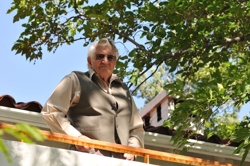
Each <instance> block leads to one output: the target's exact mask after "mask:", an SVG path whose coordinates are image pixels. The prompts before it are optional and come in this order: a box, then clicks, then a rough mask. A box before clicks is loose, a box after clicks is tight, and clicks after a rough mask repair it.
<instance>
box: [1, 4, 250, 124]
mask: <svg viewBox="0 0 250 166" xmlns="http://www.w3.org/2000/svg"><path fill="white" fill-rule="evenodd" d="M10 6H11V1H6V0H4V1H2V3H1V5H0V18H1V22H2V23H1V26H0V38H1V40H0V51H1V53H0V96H2V95H4V94H7V95H10V96H12V97H13V98H14V99H15V101H16V102H30V101H37V102H39V103H41V104H42V105H44V104H45V102H46V101H47V99H48V98H49V96H50V95H51V93H52V92H53V90H54V89H55V87H56V86H57V85H58V83H59V82H60V81H61V79H62V78H63V77H64V76H65V75H67V74H69V73H70V72H71V71H75V70H78V71H87V61H86V57H87V50H88V47H83V43H81V42H80V41H79V42H76V43H74V44H73V45H70V46H67V45H63V46H62V47H59V48H58V49H57V51H56V52H55V53H53V52H47V51H46V50H44V52H43V58H42V60H40V59H39V60H36V61H35V62H34V61H31V62H30V61H28V60H26V58H25V56H21V54H17V55H15V52H14V51H11V48H12V46H13V44H14V42H15V41H16V40H17V39H18V37H19V35H20V33H21V32H22V31H23V28H22V26H21V23H19V22H18V23H13V16H14V14H6V12H7V10H8V8H9V7H10ZM118 49H119V47H118ZM134 99H135V102H136V105H137V107H138V108H142V107H143V106H144V100H143V99H138V98H134ZM249 111H250V102H248V104H246V105H244V106H243V107H242V108H241V111H240V114H239V118H240V119H242V117H243V116H245V115H248V114H249Z"/></svg>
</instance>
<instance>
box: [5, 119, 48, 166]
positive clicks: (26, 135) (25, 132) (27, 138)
mask: <svg viewBox="0 0 250 166" xmlns="http://www.w3.org/2000/svg"><path fill="white" fill-rule="evenodd" d="M0 127H1V129H0V151H2V152H3V154H4V156H5V157H6V159H7V160H8V161H9V162H12V160H11V158H10V154H9V151H8V149H7V148H6V146H5V145H4V142H3V139H2V138H1V137H2V136H3V135H4V133H5V134H10V135H12V136H13V137H15V138H17V139H18V140H20V141H22V142H26V143H30V144H32V143H34V142H35V141H43V140H44V139H45V136H44V135H43V134H42V133H40V132H39V130H38V128H36V127H34V126H30V125H28V124H25V123H17V124H15V125H12V126H2V124H0Z"/></svg>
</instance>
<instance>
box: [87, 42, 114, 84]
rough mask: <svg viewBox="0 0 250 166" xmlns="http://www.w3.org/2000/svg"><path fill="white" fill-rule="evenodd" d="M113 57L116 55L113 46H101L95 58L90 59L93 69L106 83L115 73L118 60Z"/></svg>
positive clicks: (97, 49)
mask: <svg viewBox="0 0 250 166" xmlns="http://www.w3.org/2000/svg"><path fill="white" fill-rule="evenodd" d="M113 56H115V55H114V52H113V50H112V47H111V46H99V47H97V48H96V52H95V55H94V57H93V58H90V57H88V62H89V64H90V66H91V68H92V69H93V70H94V71H95V72H96V73H97V74H98V75H99V76H100V77H101V78H102V79H103V80H104V81H107V79H108V78H109V77H110V76H111V74H112V73H113V71H114V68H115V65H116V61H117V59H116V58H114V57H113ZM112 57H113V58H112Z"/></svg>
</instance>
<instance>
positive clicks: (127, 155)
mask: <svg viewBox="0 0 250 166" xmlns="http://www.w3.org/2000/svg"><path fill="white" fill-rule="evenodd" d="M123 157H124V158H125V159H126V160H130V161H134V160H135V155H133V154H128V153H124V155H123Z"/></svg>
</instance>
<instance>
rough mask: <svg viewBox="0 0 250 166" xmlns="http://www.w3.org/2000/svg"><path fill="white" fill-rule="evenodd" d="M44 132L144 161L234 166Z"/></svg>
mask: <svg viewBox="0 0 250 166" xmlns="http://www.w3.org/2000/svg"><path fill="white" fill-rule="evenodd" d="M5 127H14V126H13V125H10V124H6V123H0V128H5ZM40 132H41V133H42V134H44V135H45V138H46V140H50V141H55V142H61V143H67V144H75V145H81V146H89V147H92V148H97V149H103V150H108V151H113V152H119V153H129V154H134V155H137V156H141V157H143V158H144V162H145V163H147V164H149V163H150V159H157V160H164V161H169V162H174V163H180V164H186V165H194V166H233V165H232V164H228V163H222V162H218V161H211V160H204V159H201V158H195V157H188V156H183V155H178V154H172V153H166V152H160V151H155V150H149V149H143V148H134V147H129V146H124V145H119V144H114V143H109V142H104V141H98V140H88V139H84V138H78V137H72V136H68V135H65V134H59V133H53V132H49V131H45V130H40Z"/></svg>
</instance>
